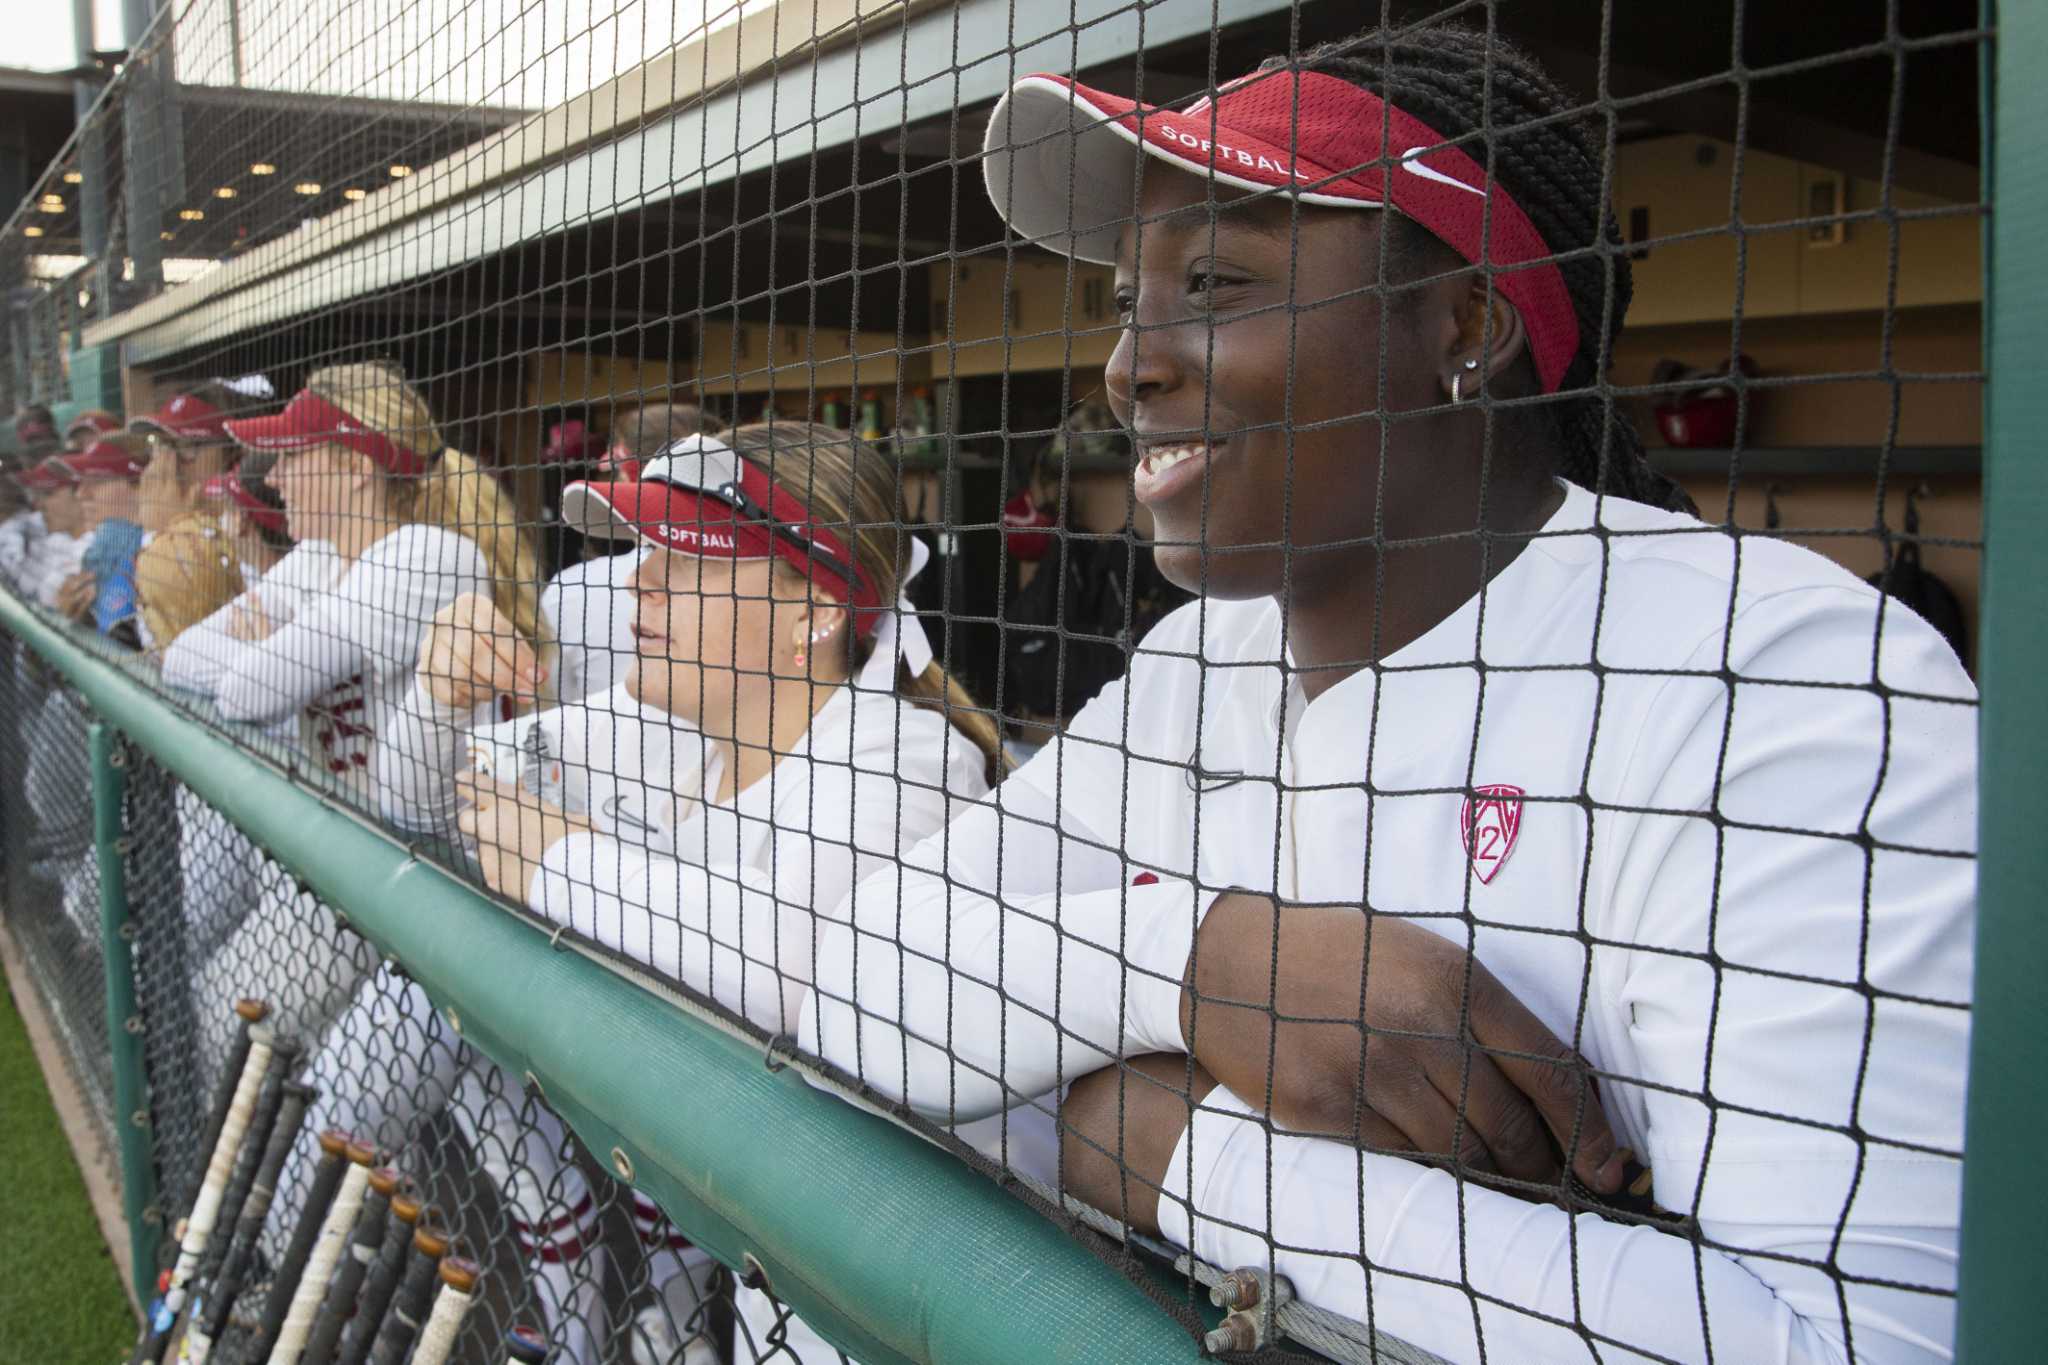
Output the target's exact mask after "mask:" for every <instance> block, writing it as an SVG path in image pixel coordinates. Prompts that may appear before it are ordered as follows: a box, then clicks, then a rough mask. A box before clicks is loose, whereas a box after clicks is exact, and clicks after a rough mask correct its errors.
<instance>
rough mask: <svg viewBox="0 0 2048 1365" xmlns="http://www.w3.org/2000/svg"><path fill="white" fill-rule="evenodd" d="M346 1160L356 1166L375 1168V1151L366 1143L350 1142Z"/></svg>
mask: <svg viewBox="0 0 2048 1365" xmlns="http://www.w3.org/2000/svg"><path fill="white" fill-rule="evenodd" d="M348 1159H349V1160H350V1161H352V1162H354V1163H355V1164H356V1165H358V1166H375V1165H376V1164H377V1149H376V1148H375V1147H372V1146H371V1145H370V1144H369V1143H367V1142H362V1141H355V1142H351V1143H349V1145H348Z"/></svg>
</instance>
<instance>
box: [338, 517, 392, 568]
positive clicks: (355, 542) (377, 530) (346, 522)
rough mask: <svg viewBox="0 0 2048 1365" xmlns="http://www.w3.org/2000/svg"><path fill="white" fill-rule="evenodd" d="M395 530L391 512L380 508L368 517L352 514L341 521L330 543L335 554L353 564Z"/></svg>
mask: <svg viewBox="0 0 2048 1365" xmlns="http://www.w3.org/2000/svg"><path fill="white" fill-rule="evenodd" d="M394 529H396V528H395V525H394V522H393V520H392V518H391V515H390V513H389V512H387V511H385V510H384V509H382V508H379V509H378V510H376V511H375V512H372V513H369V514H367V515H360V514H357V513H350V514H349V515H348V516H345V517H343V518H342V519H341V525H340V526H339V527H338V528H337V529H336V530H335V532H334V534H333V535H331V536H329V537H328V538H327V539H328V543H329V544H331V545H333V546H334V553H336V554H337V555H340V556H341V557H342V558H343V559H345V560H347V561H348V562H349V563H351V564H353V563H354V562H355V561H356V560H358V559H360V558H362V554H363V551H365V550H367V549H369V548H370V547H371V546H372V545H375V544H376V543H377V542H378V541H380V540H382V539H384V537H385V536H387V535H389V534H390V533H391V532H392V531H393V530H394Z"/></svg>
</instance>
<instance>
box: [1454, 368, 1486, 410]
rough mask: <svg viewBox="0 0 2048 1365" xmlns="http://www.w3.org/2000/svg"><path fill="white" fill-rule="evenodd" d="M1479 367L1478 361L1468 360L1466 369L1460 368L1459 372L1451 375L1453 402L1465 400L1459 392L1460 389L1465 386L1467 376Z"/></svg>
mask: <svg viewBox="0 0 2048 1365" xmlns="http://www.w3.org/2000/svg"><path fill="white" fill-rule="evenodd" d="M1478 368H1479V362H1478V361H1476V360H1468V361H1466V362H1465V368H1464V369H1462V370H1460V371H1459V372H1458V373H1456V374H1454V375H1452V376H1451V402H1452V403H1453V404H1456V403H1461V402H1463V401H1464V396H1463V395H1462V394H1461V393H1460V392H1459V390H1460V389H1461V388H1463V387H1464V383H1465V376H1466V375H1467V374H1469V373H1471V372H1472V371H1473V370H1476V369H1478Z"/></svg>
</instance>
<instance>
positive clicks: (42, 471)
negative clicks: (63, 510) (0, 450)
mask: <svg viewBox="0 0 2048 1365" xmlns="http://www.w3.org/2000/svg"><path fill="white" fill-rule="evenodd" d="M14 481H15V482H16V483H18V484H20V485H21V486H22V487H23V488H26V489H27V490H29V492H31V493H54V492H56V491H57V490H58V489H60V488H76V487H77V486H78V485H79V483H80V482H81V480H80V479H79V477H78V473H77V471H76V470H74V469H72V468H71V466H70V465H67V464H65V463H64V461H62V460H60V459H58V458H57V457H56V456H55V455H52V456H49V457H48V458H47V459H44V460H42V461H40V462H38V463H36V464H32V465H30V466H29V467H28V468H27V469H24V470H22V471H21V473H19V474H17V475H15V476H14Z"/></svg>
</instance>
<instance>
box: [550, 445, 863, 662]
mask: <svg viewBox="0 0 2048 1365" xmlns="http://www.w3.org/2000/svg"><path fill="white" fill-rule="evenodd" d="M721 464H722V465H724V466H726V467H728V468H729V469H730V470H731V472H732V473H733V474H736V476H737V478H736V481H733V482H735V483H736V487H737V489H738V491H739V493H740V494H742V495H744V496H745V497H746V498H747V499H749V500H751V501H752V502H753V503H754V504H755V505H756V506H757V507H761V508H765V509H766V510H767V512H768V516H769V518H770V520H765V521H764V520H760V519H758V518H754V517H749V516H747V515H746V514H745V513H743V512H742V511H740V510H739V509H738V508H737V507H735V506H733V505H732V504H731V503H728V502H726V501H724V500H723V499H721V498H720V497H718V496H717V495H716V494H715V493H713V492H699V491H698V489H700V488H704V487H706V486H707V484H708V483H709V482H711V481H709V480H707V479H706V478H705V476H704V474H703V472H702V471H703V470H704V469H705V468H707V467H715V466H717V465H721ZM728 481H729V480H727V479H725V478H723V477H719V478H717V479H716V482H721V483H722V482H728ZM562 520H563V521H565V522H567V523H568V524H569V525H570V526H573V527H576V528H577V529H578V530H581V531H582V532H583V533H584V534H585V535H590V536H596V537H599V538H601V539H610V540H615V539H625V538H628V537H630V538H634V539H637V540H639V541H640V542H641V543H642V544H645V545H650V546H652V547H653V548H655V549H657V550H673V551H674V552H675V553H677V554H685V555H697V556H699V557H700V558H704V559H780V560H783V561H784V562H785V563H787V564H789V565H791V566H792V567H793V568H795V569H796V570H797V571H798V572H799V573H801V574H803V575H804V577H805V578H807V579H809V580H810V581H812V582H813V583H816V584H817V585H818V586H819V587H822V588H824V589H826V590H827V591H828V592H830V593H831V594H832V595H833V596H834V597H837V598H838V599H839V600H840V601H842V602H845V603H847V604H849V605H850V606H851V607H852V608H853V609H854V629H855V630H856V631H857V632H859V633H860V634H861V635H867V634H869V633H870V632H872V631H873V630H874V629H875V627H876V626H878V625H880V624H881V620H882V617H883V616H885V615H887V612H885V611H883V610H882V602H881V599H880V597H878V596H877V595H876V593H875V590H874V587H873V585H871V584H870V583H869V582H868V581H867V577H866V575H864V574H862V573H861V572H860V569H859V566H858V565H857V564H856V563H855V561H854V558H853V555H852V553H851V552H850V551H848V550H847V548H846V545H845V543H844V542H843V541H841V540H840V539H839V537H838V536H836V535H834V534H833V533H832V532H831V531H830V530H828V529H827V528H826V527H825V526H823V525H821V524H820V523H819V522H818V520H817V518H815V517H814V516H812V515H811V510H810V508H808V507H806V506H804V504H803V503H802V502H800V501H799V500H798V499H797V497H796V495H795V494H793V493H790V492H788V491H786V490H785V489H784V488H783V487H782V486H781V485H779V484H777V483H776V482H775V481H774V480H772V479H770V478H769V477H768V472H767V471H766V470H765V469H763V468H761V467H760V466H759V465H757V464H755V463H753V462H752V461H751V460H746V459H741V458H739V457H738V456H737V455H735V454H734V452H733V451H732V450H731V449H730V448H729V447H727V446H726V445H725V444H724V443H723V442H721V441H719V440H717V439H716V438H715V437H710V436H685V437H683V438H682V439H681V440H679V441H677V442H676V443H675V444H674V445H671V446H670V447H669V448H668V451H667V452H666V453H664V454H662V455H660V456H657V457H656V458H654V459H652V460H649V461H647V462H646V463H645V464H644V465H642V466H641V469H640V473H639V476H638V477H637V478H633V479H615V480H612V481H610V482H607V483H592V482H587V481H578V482H576V483H572V484H570V485H569V486H568V487H567V488H564V489H563V490H562ZM777 526H783V527H787V528H789V529H791V530H793V531H795V532H796V533H797V535H798V536H799V537H801V538H802V539H804V540H808V541H810V542H811V544H812V545H813V546H815V547H816V549H817V550H818V551H819V552H821V554H822V555H829V556H831V557H832V558H834V559H836V560H838V561H839V563H841V564H843V565H846V566H847V567H848V568H850V569H851V570H852V571H853V572H852V576H851V578H850V579H849V577H848V575H846V574H843V573H840V572H839V571H838V570H837V569H836V568H834V567H833V566H832V565H830V564H828V563H826V562H825V561H824V559H823V558H822V557H821V554H813V553H811V552H810V550H808V549H806V547H805V546H803V545H801V544H799V543H797V541H796V540H795V539H793V538H791V537H789V536H786V535H777V534H776V531H775V528H776V527H777Z"/></svg>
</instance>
